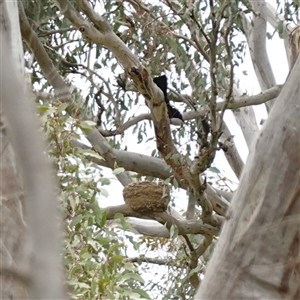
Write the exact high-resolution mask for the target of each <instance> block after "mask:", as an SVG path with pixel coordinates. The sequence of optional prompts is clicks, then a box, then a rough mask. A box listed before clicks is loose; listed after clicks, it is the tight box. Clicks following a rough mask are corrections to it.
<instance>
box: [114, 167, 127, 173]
mask: <svg viewBox="0 0 300 300" xmlns="http://www.w3.org/2000/svg"><path fill="white" fill-rule="evenodd" d="M124 171H125V169H124V168H116V169H114V170H113V174H114V175H118V174H120V173H122V172H124Z"/></svg>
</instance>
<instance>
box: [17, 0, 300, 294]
mask: <svg viewBox="0 0 300 300" xmlns="http://www.w3.org/2000/svg"><path fill="white" fill-rule="evenodd" d="M23 2H24V3H23V5H24V8H25V12H26V16H27V18H28V20H29V22H30V25H31V28H32V29H33V30H34V31H35V33H36V34H37V35H38V39H39V42H40V43H42V45H43V47H44V48H45V50H46V52H47V55H48V57H49V58H50V59H51V62H52V64H53V65H54V67H55V69H56V70H57V72H58V73H59V74H60V75H61V76H62V77H63V78H64V80H65V81H66V82H67V83H68V84H69V85H70V86H71V87H72V100H73V101H74V103H72V106H71V105H70V104H67V103H59V102H58V101H56V100H57V99H56V96H55V93H53V91H52V85H51V84H50V82H49V81H47V80H46V79H45V74H44V70H43V69H42V68H41V67H40V65H39V64H38V63H37V61H36V60H35V57H34V55H32V54H31V51H32V49H30V47H28V46H25V63H26V67H27V68H28V71H29V72H30V73H31V80H32V85H33V88H34V91H35V92H36V101H37V107H38V113H39V114H40V116H41V120H42V126H43V128H44V131H45V139H46V140H47V142H48V145H49V152H48V153H49V155H50V156H51V158H52V159H53V161H54V164H55V167H56V171H57V179H58V182H59V187H60V199H61V203H62V210H63V213H64V218H65V228H64V230H65V231H64V232H65V243H64V250H65V253H64V259H65V266H66V269H67V274H68V278H67V279H68V284H69V288H70V294H71V295H72V298H73V299H151V298H153V297H158V295H159V296H161V299H192V297H193V295H194V293H195V288H194V287H193V286H192V285H191V283H190V278H192V276H193V275H194V274H196V275H197V274H198V275H199V277H200V278H201V276H203V273H204V270H205V265H206V263H207V261H208V260H209V258H210V256H211V255H212V251H213V248H214V242H213V243H212V244H211V245H210V246H208V245H207V247H208V248H207V250H206V251H205V252H204V255H203V259H202V261H200V260H198V258H197V263H198V265H196V267H194V268H192V267H191V265H189V263H187V260H188V259H189V258H190V257H191V256H192V252H193V251H192V250H191V249H193V248H196V247H197V245H199V243H201V242H203V240H204V238H203V239H202V237H201V236H200V235H196V234H194V235H188V236H186V237H184V238H183V237H182V236H179V235H178V232H177V231H176V230H178V229H177V228H176V227H175V226H174V227H171V229H170V237H171V238H170V239H167V238H149V237H144V236H143V235H139V234H137V232H136V231H135V230H133V229H132V228H131V227H130V226H129V225H128V224H127V223H126V222H125V219H124V217H123V216H122V215H119V214H117V215H116V216H115V220H113V221H111V220H107V212H106V210H104V209H102V208H100V207H99V199H100V197H107V192H106V190H105V186H106V185H109V184H110V183H111V182H110V179H109V178H108V177H109V176H108V175H107V173H104V172H103V169H101V167H100V166H99V164H98V163H97V160H101V159H102V160H104V158H103V157H101V155H100V154H99V153H98V152H97V150H96V149H95V148H90V149H84V147H83V149H81V148H80V147H74V145H73V141H75V140H77V141H80V142H82V143H83V144H84V143H85V144H87V142H86V140H85V138H84V136H85V135H86V132H89V131H90V130H91V129H92V127H93V125H94V124H96V123H97V125H98V127H99V128H100V129H99V130H100V132H101V133H102V135H103V136H105V137H109V145H110V146H111V147H113V148H114V149H125V150H126V149H127V147H130V148H131V149H135V147H137V145H138V144H141V143H142V144H143V145H144V149H145V148H147V154H148V155H149V156H154V157H161V154H160V153H159V152H158V150H157V149H156V145H155V144H154V138H155V135H154V133H153V132H154V130H153V124H152V122H151V121H150V120H149V118H147V117H145V118H142V120H140V121H136V122H135V123H134V124H133V125H132V126H129V127H128V128H127V129H126V130H125V129H123V128H124V127H123V126H124V124H126V123H128V122H129V121H132V120H134V119H135V118H136V117H138V116H141V115H142V114H143V113H148V112H149V109H148V107H147V106H146V105H145V104H144V100H143V98H142V97H141V95H140V94H139V93H138V88H137V86H136V85H135V84H134V83H133V82H132V81H130V79H129V78H128V76H127V75H126V74H125V73H124V70H123V69H122V66H120V64H119V62H118V61H117V59H116V58H115V57H114V55H113V53H112V52H111V51H110V50H108V49H107V48H106V47H104V46H103V45H100V44H96V43H94V42H93V41H90V40H87V39H86V38H84V37H82V36H81V34H80V32H78V31H77V30H75V27H74V25H73V24H71V23H70V21H68V20H67V19H66V18H64V17H62V14H61V12H60V11H59V9H58V8H57V7H56V6H55V5H53V3H52V2H50V1H47V0H41V1H35V0H27V1H23ZM69 2H70V4H71V5H73V6H74V7H75V8H76V9H78V10H80V9H79V8H78V1H75V0H74V1H69ZM192 2H193V3H192V4H190V2H188V1H162V2H155V3H151V2H146V1H138V0H127V1H119V0H117V1H93V0H90V1H89V3H90V4H91V6H92V7H93V9H94V11H95V12H98V13H100V14H101V15H102V16H103V17H104V18H105V20H106V21H108V23H109V24H110V26H111V27H112V29H113V31H114V32H115V33H116V34H117V35H118V36H119V37H120V39H121V40H122V41H123V42H124V43H125V44H126V46H127V47H128V48H129V49H130V50H131V51H132V52H133V53H134V54H136V56H137V57H138V58H139V60H140V62H141V63H142V65H143V66H144V67H145V68H146V69H147V71H148V73H149V74H150V76H151V77H154V76H158V75H160V74H162V73H166V74H167V77H168V79H169V95H170V100H172V105H174V106H176V107H177V108H178V109H179V110H180V111H181V112H191V111H192V112H193V111H194V110H200V109H201V108H203V107H207V109H206V111H205V114H204V115H202V116H201V117H197V118H190V119H189V120H188V121H186V122H185V125H184V126H183V127H180V128H172V131H171V134H172V139H173V141H175V144H176V146H177V148H178V149H179V154H180V155H179V154H174V153H170V154H168V155H169V156H168V155H167V156H165V157H164V159H165V160H166V161H168V159H170V160H173V162H174V163H175V164H176V163H178V162H179V161H180V158H181V156H182V157H183V158H184V161H185V162H187V163H188V164H191V162H192V161H193V157H194V156H195V155H198V154H199V153H200V154H201V155H203V151H204V150H205V151H206V149H207V148H208V145H209V147H210V148H209V151H210V154H209V157H208V158H207V163H206V164H205V166H204V168H203V170H202V169H201V172H199V173H201V175H203V178H204V182H205V183H204V184H203V186H204V185H206V184H211V185H212V186H214V187H218V188H220V189H222V190H226V191H229V192H231V191H232V189H235V188H236V185H235V184H232V182H231V181H230V180H229V179H228V178H227V176H226V175H225V174H222V171H220V170H221V167H218V166H216V165H215V164H213V162H214V158H215V155H216V152H217V151H225V152H226V149H225V148H224V147H223V146H222V145H221V143H219V137H220V136H221V134H222V131H223V114H224V111H225V109H226V107H227V105H228V104H229V101H230V100H232V94H233V83H234V82H236V83H238V78H234V76H235V75H234V73H235V72H234V70H235V69H236V68H238V67H239V66H241V65H242V64H243V61H244V58H245V53H246V50H247V44H246V37H245V36H244V33H245V28H244V26H245V24H244V17H245V16H250V15H251V16H252V15H253V9H252V8H251V6H250V4H249V3H248V1H237V0H235V1H192ZM279 4H280V3H279V2H278V6H280V5H279ZM279 9H281V8H280V7H279ZM282 9H284V12H285V17H286V20H289V21H291V20H292V19H291V18H295V14H296V12H297V13H298V11H299V5H298V4H297V2H296V1H289V2H285V6H284V8H282ZM279 25H280V24H279ZM277 31H278V33H279V34H282V33H283V29H282V24H281V25H280V26H278V28H277ZM154 33H155V34H154ZM268 37H269V38H272V35H271V34H268ZM212 99H214V103H213V101H212ZM220 101H224V106H223V107H222V109H221V113H220V114H217V113H216V111H213V110H214V108H213V104H215V105H216V104H217V103H218V102H220ZM187 104H189V105H187ZM191 107H192V108H191ZM217 116H218V117H217ZM214 119H215V120H214ZM206 126H208V127H209V129H207V128H206ZM132 140H135V141H136V144H135V145H134V146H131V145H127V144H128V141H129V142H130V143H132ZM199 149H200V150H199ZM143 151H144V150H143ZM201 151H202V152H201ZM114 169H115V171H114V175H116V176H117V175H120V174H122V173H123V171H126V170H125V169H122V168H120V167H119V166H117V165H114ZM132 177H135V178H136V179H137V180H141V179H145V178H147V179H148V180H149V179H150V180H154V179H156V178H155V176H147V177H146V176H142V175H140V174H135V175H134V176H132ZM132 177H131V178H132ZM160 179H162V178H160ZM164 179H166V178H164ZM166 182H170V183H172V184H173V191H174V190H176V189H177V188H178V185H179V183H178V181H177V180H176V178H172V176H171V177H170V178H168V179H166ZM188 192H190V190H188ZM175 202H176V201H173V204H174V206H176V205H177V204H176V203H175ZM201 214H202V210H201V209H200V208H199V207H196V212H195V216H196V217H198V216H201ZM166 226H167V225H166ZM124 230H125V231H124ZM124 232H125V233H124ZM186 241H190V245H189V247H190V248H189V249H186V248H185V244H186ZM129 252H131V253H132V252H133V253H136V254H137V256H138V257H139V258H140V259H138V260H136V261H133V260H132V257H131V256H132V255H129ZM190 252H191V253H190ZM150 254H151V255H153V256H155V257H157V256H160V257H161V260H160V261H159V262H160V263H161V264H162V265H163V266H159V267H156V269H152V267H149V264H148V263H147V259H146V258H145V257H146V256H147V255H150ZM147 257H148V256H147ZM160 263H159V264H160ZM155 264H157V263H155ZM157 270H158V271H157ZM150 271H151V272H156V271H157V272H159V273H160V274H159V275H158V276H157V278H156V279H157V280H156V279H155V278H154V279H151V280H149V278H147V280H146V279H145V274H147V273H149V272H150ZM147 277H149V276H147ZM150 295H151V296H150Z"/></svg>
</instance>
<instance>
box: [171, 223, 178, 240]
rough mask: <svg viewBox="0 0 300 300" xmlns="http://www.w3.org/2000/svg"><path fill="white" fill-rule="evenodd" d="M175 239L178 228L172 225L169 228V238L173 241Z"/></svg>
mask: <svg viewBox="0 0 300 300" xmlns="http://www.w3.org/2000/svg"><path fill="white" fill-rule="evenodd" d="M176 237H178V228H177V226H176V225H174V224H173V225H172V226H171V228H170V238H171V239H175V238H176Z"/></svg>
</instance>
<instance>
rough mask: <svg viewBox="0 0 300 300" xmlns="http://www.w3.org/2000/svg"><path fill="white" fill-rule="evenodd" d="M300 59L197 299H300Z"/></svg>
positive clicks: (251, 161)
mask: <svg viewBox="0 0 300 300" xmlns="http://www.w3.org/2000/svg"><path fill="white" fill-rule="evenodd" d="M299 70H300V58H299V57H298V59H297V61H296V63H295V66H294V68H293V70H292V72H291V74H290V76H289V78H288V80H287V82H286V84H285V86H284V88H283V90H282V92H281V94H280V95H279V97H278V99H277V101H276V103H275V105H274V107H273V109H272V111H271V114H270V116H269V119H268V121H267V122H266V124H265V125H264V127H263V129H262V131H261V132H260V134H259V136H258V138H257V140H256V142H255V143H254V145H253V146H252V151H251V153H250V156H249V159H248V162H247V164H246V166H245V169H244V171H243V174H242V179H241V182H240V186H239V188H238V191H237V192H236V193H235V196H234V199H233V202H232V209H231V210H230V213H229V214H228V219H227V221H226V222H225V224H224V227H223V229H222V233H221V236H220V239H219V241H218V243H217V246H216V249H215V252H214V254H213V257H212V259H211V261H210V262H209V265H208V268H207V271H206V274H205V278H204V280H203V282H202V284H201V286H200V289H199V290H198V292H197V294H196V297H195V299H250V298H251V299H300V285H299V279H300V254H299V244H300V237H299V231H300V226H299V223H300V218H299V212H300V152H299V149H300V146H299V145H300V112H299V107H300V102H299V92H300V91H299V86H300V84H299Z"/></svg>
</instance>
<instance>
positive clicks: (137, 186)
mask: <svg viewBox="0 0 300 300" xmlns="http://www.w3.org/2000/svg"><path fill="white" fill-rule="evenodd" d="M123 197H124V201H125V203H126V204H128V205H129V206H130V208H131V209H132V210H135V211H137V212H139V213H145V212H163V211H166V209H167V206H168V203H169V200H170V189H169V187H168V186H167V185H166V184H165V183H163V182H159V183H156V182H150V181H142V182H134V183H131V184H129V185H127V186H126V187H125V188H124V190H123Z"/></svg>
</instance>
